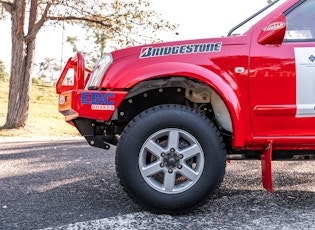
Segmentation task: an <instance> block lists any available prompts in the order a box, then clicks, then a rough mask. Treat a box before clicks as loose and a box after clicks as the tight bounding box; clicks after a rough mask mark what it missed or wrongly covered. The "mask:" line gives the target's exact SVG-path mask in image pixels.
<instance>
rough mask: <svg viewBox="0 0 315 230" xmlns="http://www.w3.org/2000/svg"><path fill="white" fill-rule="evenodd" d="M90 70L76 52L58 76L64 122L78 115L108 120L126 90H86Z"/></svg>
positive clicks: (57, 89)
mask: <svg viewBox="0 0 315 230" xmlns="http://www.w3.org/2000/svg"><path fill="white" fill-rule="evenodd" d="M71 71H72V72H71ZM91 72H92V71H91V70H90V69H88V68H86V67H85V62H84V57H83V55H82V54H80V53H78V54H77V55H76V56H74V57H73V58H70V59H69V60H68V62H67V64H66V66H65V68H64V69H63V71H62V73H61V76H60V78H59V79H58V82H57V84H56V92H57V94H59V111H60V113H62V114H63V115H64V116H65V119H66V121H67V122H71V121H72V120H74V119H76V118H78V117H82V118H88V119H94V120H102V121H108V120H109V119H110V118H111V116H112V115H113V113H114V112H115V110H116V109H117V107H118V105H119V104H120V103H121V102H122V100H123V99H124V97H125V96H126V94H127V92H126V91H109V90H86V89H85V86H86V84H87V82H88V80H89V78H90V75H91ZM69 75H70V78H69ZM69 79H70V80H69Z"/></svg>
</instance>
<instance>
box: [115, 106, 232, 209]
mask: <svg viewBox="0 0 315 230" xmlns="http://www.w3.org/2000/svg"><path fill="white" fill-rule="evenodd" d="M225 165H226V156H225V149H224V145H223V141H222V138H221V136H220V134H219V132H218V130H217V129H216V127H215V126H214V125H213V124H212V122H211V121H210V120H209V119H208V118H206V117H205V116H203V115H201V114H199V113H197V112H196V111H194V110H192V109H191V108H189V107H185V106H179V105H161V106H156V107H153V108H150V109H148V110H146V111H144V112H143V113H141V114H140V115H138V116H137V117H136V118H135V119H133V120H132V121H131V122H130V123H129V124H128V126H127V127H126V129H125V130H124V132H123V133H122V135H121V139H120V141H119V143H118V147H117V150H116V170H117V175H118V177H119V178H120V182H121V184H122V185H123V187H124V188H125V190H126V191H127V193H128V194H129V195H130V196H131V197H132V198H133V199H134V200H136V201H137V202H138V203H140V204H141V205H143V206H144V207H145V208H147V209H149V210H151V211H155V212H161V213H169V214H174V213H181V212H184V211H187V210H190V209H192V208H194V207H196V206H198V205H200V204H202V203H203V202H204V201H206V200H207V198H209V197H210V196H211V195H212V194H213V192H214V191H215V190H216V189H217V188H218V186H219V184H220V182H221V181H222V180H223V176H224V173H225Z"/></svg>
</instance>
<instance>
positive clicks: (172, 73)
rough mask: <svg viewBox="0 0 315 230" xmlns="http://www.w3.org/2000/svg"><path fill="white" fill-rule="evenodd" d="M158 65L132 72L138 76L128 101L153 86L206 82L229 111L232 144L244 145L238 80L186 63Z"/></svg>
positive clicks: (133, 83) (167, 86) (132, 85)
mask: <svg viewBox="0 0 315 230" xmlns="http://www.w3.org/2000/svg"><path fill="white" fill-rule="evenodd" d="M155 65H156V64H155ZM155 65H154V66H153V67H152V66H146V67H144V68H141V69H140V70H137V71H136V72H133V73H132V75H133V76H135V77H134V80H133V81H130V82H129V83H128V88H130V91H129V93H128V94H127V96H126V98H125V100H129V99H131V98H133V97H134V96H136V95H139V94H142V93H145V92H146V91H148V90H150V89H162V88H170V87H179V88H180V87H184V88H187V87H189V85H191V83H192V82H198V83H199V84H204V85H205V86H206V87H209V89H210V90H212V91H213V92H215V93H216V94H217V95H218V96H219V97H220V99H221V100H222V101H223V102H224V105H225V107H226V108H227V110H228V113H229V115H230V119H231V123H232V130H233V139H232V142H233V143H232V145H233V146H235V147H242V146H244V144H245V135H244V133H245V130H244V126H245V124H244V116H243V115H242V108H241V104H240V101H239V98H238V97H237V92H236V91H237V89H233V88H232V86H231V85H236V83H232V82H227V81H226V80H225V79H224V78H223V77H221V76H219V75H218V74H216V73H214V72H213V71H210V70H209V69H206V68H204V67H201V66H197V65H192V64H187V63H176V64H174V63H173V64H171V63H165V64H163V63H160V64H158V66H155ZM157 67H158V68H157ZM152 73H154V75H152ZM230 79H232V78H230ZM172 100H174V98H172ZM174 103H178V102H174ZM140 112H141V111H140Z"/></svg>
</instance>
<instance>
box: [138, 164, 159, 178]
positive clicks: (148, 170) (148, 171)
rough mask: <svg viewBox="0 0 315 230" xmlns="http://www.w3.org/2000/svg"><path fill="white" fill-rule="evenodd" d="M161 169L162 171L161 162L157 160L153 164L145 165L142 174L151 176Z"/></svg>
mask: <svg viewBox="0 0 315 230" xmlns="http://www.w3.org/2000/svg"><path fill="white" fill-rule="evenodd" d="M161 171H162V168H161V167H160V162H159V161H156V162H154V163H152V164H149V165H148V166H146V167H143V168H142V175H143V176H146V177H149V176H152V175H155V174H157V173H159V172H161Z"/></svg>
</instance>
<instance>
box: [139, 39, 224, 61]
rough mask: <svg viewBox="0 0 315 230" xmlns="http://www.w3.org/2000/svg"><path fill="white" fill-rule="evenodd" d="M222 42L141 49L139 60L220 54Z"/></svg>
mask: <svg viewBox="0 0 315 230" xmlns="http://www.w3.org/2000/svg"><path fill="white" fill-rule="evenodd" d="M221 47H222V42H216V43H199V44H189V45H178V46H162V47H152V46H148V47H143V48H142V49H141V53H140V57H139V58H149V57H161V56H169V55H181V54H193V53H211V52H220V51H221Z"/></svg>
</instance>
